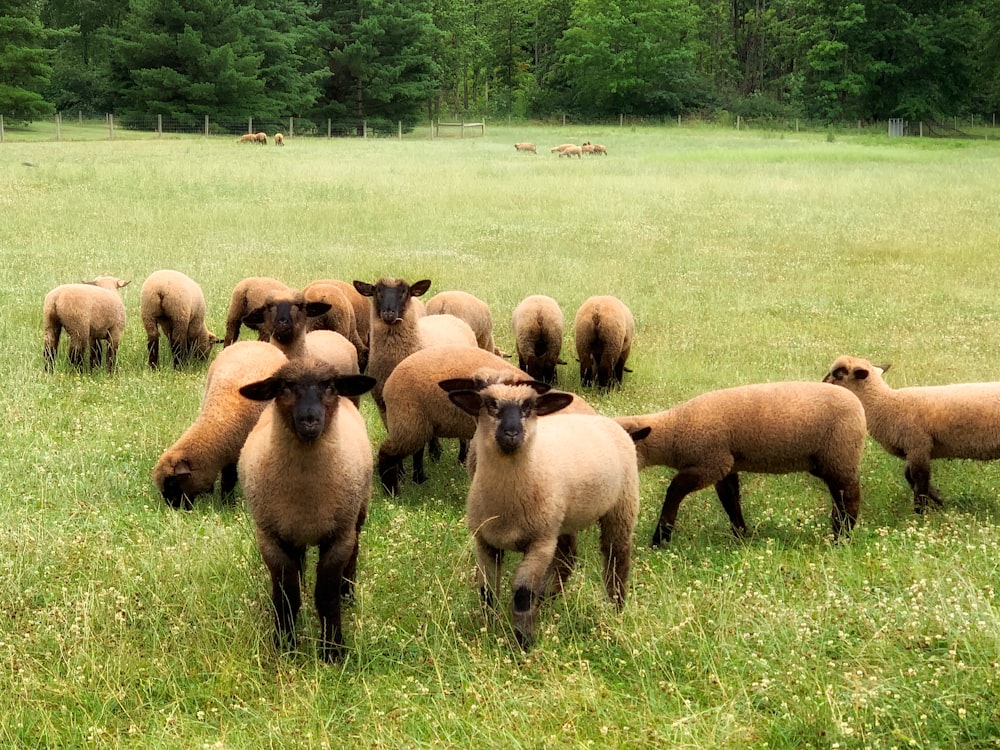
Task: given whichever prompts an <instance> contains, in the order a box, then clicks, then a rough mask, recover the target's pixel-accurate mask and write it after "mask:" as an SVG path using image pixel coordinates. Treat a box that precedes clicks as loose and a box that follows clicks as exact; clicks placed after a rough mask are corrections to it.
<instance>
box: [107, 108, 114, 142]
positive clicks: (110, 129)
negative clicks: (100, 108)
mask: <svg viewBox="0 0 1000 750" xmlns="http://www.w3.org/2000/svg"><path fill="white" fill-rule="evenodd" d="M114 139H115V116H114V115H113V114H111V113H110V112H108V140H109V141H113V140H114Z"/></svg>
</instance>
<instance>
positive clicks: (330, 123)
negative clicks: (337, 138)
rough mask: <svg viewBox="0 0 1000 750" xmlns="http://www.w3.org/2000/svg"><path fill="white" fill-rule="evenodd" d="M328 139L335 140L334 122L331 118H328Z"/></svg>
mask: <svg viewBox="0 0 1000 750" xmlns="http://www.w3.org/2000/svg"><path fill="white" fill-rule="evenodd" d="M326 137H327V138H333V120H332V119H331V118H329V117H327V118H326Z"/></svg>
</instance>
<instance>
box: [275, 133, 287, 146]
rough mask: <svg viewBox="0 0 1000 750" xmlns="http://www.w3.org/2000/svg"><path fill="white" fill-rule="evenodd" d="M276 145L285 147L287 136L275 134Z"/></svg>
mask: <svg viewBox="0 0 1000 750" xmlns="http://www.w3.org/2000/svg"><path fill="white" fill-rule="evenodd" d="M274 145H275V146H284V145H285V136H284V135H283V134H282V133H275V134H274Z"/></svg>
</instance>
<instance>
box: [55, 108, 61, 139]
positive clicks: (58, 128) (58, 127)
mask: <svg viewBox="0 0 1000 750" xmlns="http://www.w3.org/2000/svg"><path fill="white" fill-rule="evenodd" d="M56 140H57V141H61V140H62V117H60V115H59V113H58V112H56Z"/></svg>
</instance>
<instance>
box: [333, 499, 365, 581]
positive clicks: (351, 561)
mask: <svg viewBox="0 0 1000 750" xmlns="http://www.w3.org/2000/svg"><path fill="white" fill-rule="evenodd" d="M367 517H368V511H367V509H365V508H362V509H361V510H360V511H359V512H358V519H357V521H355V523H354V549H352V550H351V556H350V557H349V558H348V560H347V564H346V565H345V566H344V575H343V579H342V580H341V583H340V597H341V598H342V599H351V598H353V597H354V581H355V578H356V576H357V571H358V551H359V542H360V541H361V527H363V526H364V525H365V519H366V518H367Z"/></svg>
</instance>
